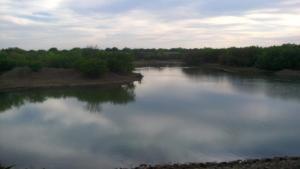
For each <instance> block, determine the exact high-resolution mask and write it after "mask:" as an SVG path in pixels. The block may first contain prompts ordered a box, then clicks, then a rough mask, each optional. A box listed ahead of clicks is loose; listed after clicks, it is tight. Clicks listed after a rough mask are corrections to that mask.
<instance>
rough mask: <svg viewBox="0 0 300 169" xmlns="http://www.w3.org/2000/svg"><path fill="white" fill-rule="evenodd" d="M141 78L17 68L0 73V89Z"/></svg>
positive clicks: (75, 84) (139, 75)
mask: <svg viewBox="0 0 300 169" xmlns="http://www.w3.org/2000/svg"><path fill="white" fill-rule="evenodd" d="M141 79H142V75H141V74H138V73H130V74H124V75H120V74H115V73H107V74H105V75H103V76H102V77H99V78H95V79H91V78H86V77H84V76H83V75H82V74H81V73H80V72H77V71H75V70H72V69H56V68H45V69H42V70H41V71H39V72H31V71H30V70H27V69H24V68H17V69H14V70H12V71H9V72H5V73H3V74H1V75H0V91H10V90H23V89H33V88H53V87H78V86H103V85H117V84H128V83H132V82H134V81H139V80H141Z"/></svg>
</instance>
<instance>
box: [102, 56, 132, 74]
mask: <svg viewBox="0 0 300 169" xmlns="http://www.w3.org/2000/svg"><path fill="white" fill-rule="evenodd" d="M132 60H133V59H132V57H131V56H130V55H128V54H124V53H119V52H116V53H112V54H110V55H108V68H109V70H110V71H111V72H115V73H129V72H131V71H132V70H133V68H134V66H133V64H132Z"/></svg>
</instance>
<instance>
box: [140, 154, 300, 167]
mask: <svg viewBox="0 0 300 169" xmlns="http://www.w3.org/2000/svg"><path fill="white" fill-rule="evenodd" d="M134 169H300V157H280V158H279V157H278V158H272V159H260V160H245V161H241V160H239V161H232V162H222V163H190V164H169V165H155V166H150V165H145V164H143V165H140V166H139V167H135V168H134Z"/></svg>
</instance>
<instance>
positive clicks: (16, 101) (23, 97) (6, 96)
mask: <svg viewBox="0 0 300 169" xmlns="http://www.w3.org/2000/svg"><path fill="white" fill-rule="evenodd" d="M70 97H74V98H77V99H78V100H79V101H82V102H85V103H86V104H87V106H86V108H87V110H89V111H91V112H100V111H101V104H102V103H105V102H108V103H112V104H126V103H128V102H130V101H134V97H135V94H134V85H133V84H130V85H123V86H119V87H101V88H100V87H82V88H57V89H35V90H28V91H20V92H3V93H0V112H3V111H5V110H8V109H11V108H13V107H20V106H22V105H24V104H25V103H26V102H29V103H42V102H44V101H46V100H47V99H49V98H57V99H59V98H70Z"/></svg>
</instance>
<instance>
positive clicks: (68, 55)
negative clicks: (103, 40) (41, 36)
mask: <svg viewBox="0 0 300 169" xmlns="http://www.w3.org/2000/svg"><path fill="white" fill-rule="evenodd" d="M132 60H133V56H132V55H131V54H130V53H128V52H121V51H106V50H98V49H94V48H74V49H71V50H58V49H56V48H51V49H49V50H29V51H26V50H23V49H19V48H8V49H2V50H0V72H5V71H9V70H12V69H14V68H15V67H29V68H30V69H31V70H32V71H34V72H38V71H40V70H41V69H42V68H44V67H49V68H66V69H76V70H78V71H80V72H82V73H83V74H84V75H86V76H89V77H98V76H101V75H103V74H104V73H106V72H114V73H129V72H131V71H132V70H133V63H132Z"/></svg>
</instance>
